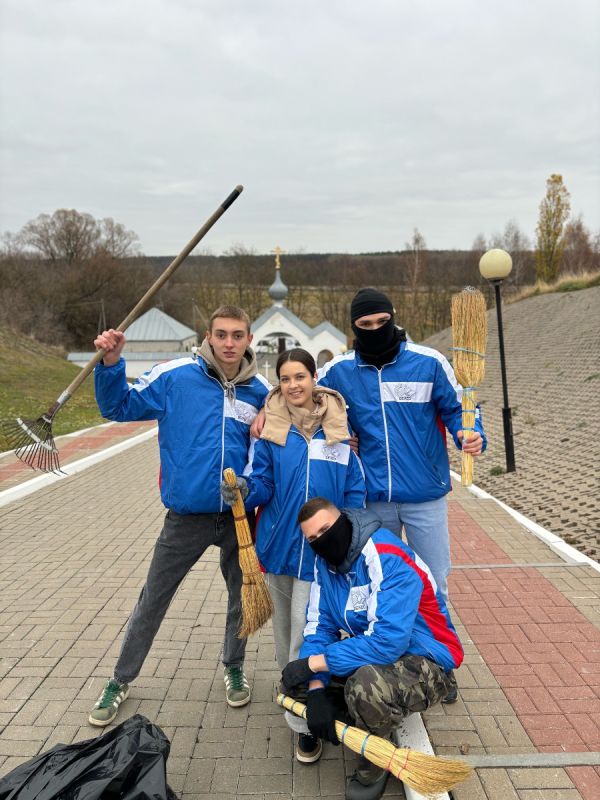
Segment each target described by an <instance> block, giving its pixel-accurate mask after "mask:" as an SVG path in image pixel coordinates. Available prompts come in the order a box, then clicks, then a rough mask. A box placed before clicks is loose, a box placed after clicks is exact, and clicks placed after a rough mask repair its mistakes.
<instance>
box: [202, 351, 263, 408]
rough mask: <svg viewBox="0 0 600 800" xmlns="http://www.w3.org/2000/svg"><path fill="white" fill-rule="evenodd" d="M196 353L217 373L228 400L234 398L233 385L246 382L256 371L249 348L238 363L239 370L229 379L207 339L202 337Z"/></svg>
mask: <svg viewBox="0 0 600 800" xmlns="http://www.w3.org/2000/svg"><path fill="white" fill-rule="evenodd" d="M198 355H200V356H202V358H203V359H204V360H205V361H206V363H207V364H208V366H209V367H210V368H211V369H212V370H214V371H215V372H216V373H217V377H218V378H219V380H220V382H221V383H222V384H223V388H224V389H226V390H227V397H228V398H229V400H235V386H236V384H238V383H247V382H248V381H249V380H250V378H253V377H254V376H255V375H256V374H257V373H258V367H257V365H256V356H255V355H254V351H253V350H252V349H251V348H248V349H247V350H246V352H245V353H244V356H243V358H242V363H241V364H240V371H239V372H238V374H237V375H236V376H235V378H232V379H231V380H230V379H229V378H228V377H227V376H226V375H225V373H224V372H223V370H222V369H221V367H220V366H219V364H218V362H217V360H216V358H215V354H214V353H213V351H212V347H211V346H210V345H209V343H208V339H204V341H203V342H202V344H201V346H200V347H199V348H198Z"/></svg>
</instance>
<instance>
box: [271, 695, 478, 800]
mask: <svg viewBox="0 0 600 800" xmlns="http://www.w3.org/2000/svg"><path fill="white" fill-rule="evenodd" d="M277 703H278V704H279V705H280V706H282V707H283V708H285V709H287V710H288V711H291V712H292V713H293V714H296V716H298V717H302V718H303V719H306V706H305V705H304V704H303V703H300V702H299V701H298V700H294V699H293V698H291V697H288V696H287V695H285V694H278V695H277ZM335 732H336V733H337V736H338V739H339V740H340V742H341V743H342V744H344V745H346V747H348V748H349V749H350V750H352V751H353V752H355V753H358V754H359V755H361V756H364V757H365V758H368V759H369V761H370V762H371V763H372V764H375V765H376V766H378V767H381V768H382V769H386V770H387V771H388V772H390V773H391V774H392V775H394V776H395V777H396V778H398V779H399V780H401V781H402V782H403V783H405V784H407V786H410V787H411V788H413V789H414V790H415V791H417V792H419V794H422V795H425V796H426V797H435V795H438V794H442V793H443V792H447V791H449V790H450V789H452V788H453V787H454V786H457V785H458V784H459V783H462V782H463V781H464V780H466V779H467V778H468V777H469V775H470V774H471V773H472V771H473V770H472V768H471V767H470V766H469V765H468V764H466V763H465V762H464V761H458V760H455V759H451V758H440V757H439V756H430V755H428V754H427V753H420V752H419V751H418V750H411V749H410V748H408V747H396V745H394V744H392V742H388V741H387V739H382V738H381V737H380V736H375V735H374V734H372V733H366V732H365V731H363V730H361V729H360V728H355V727H353V726H352V725H346V724H345V723H344V722H340V721H339V720H336V723H335Z"/></svg>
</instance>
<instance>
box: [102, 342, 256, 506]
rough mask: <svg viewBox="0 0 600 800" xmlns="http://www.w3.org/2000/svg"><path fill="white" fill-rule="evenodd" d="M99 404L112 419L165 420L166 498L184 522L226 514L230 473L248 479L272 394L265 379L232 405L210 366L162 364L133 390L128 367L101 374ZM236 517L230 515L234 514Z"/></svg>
mask: <svg viewBox="0 0 600 800" xmlns="http://www.w3.org/2000/svg"><path fill="white" fill-rule="evenodd" d="M94 380H95V384H96V400H97V402H98V406H99V408H100V413H101V414H102V416H103V417H106V419H112V420H116V421H118V422H127V421H131V420H142V419H156V420H158V443H159V447H160V465H161V487H160V491H161V497H162V501H163V503H164V504H165V506H166V507H167V508H172V509H173V511H176V512H177V513H179V514H210V513H215V512H217V511H222V510H223V501H222V500H221V494H220V491H219V487H220V484H221V481H222V480H223V469H224V468H225V467H232V468H233V469H234V470H235V472H236V474H237V475H241V474H242V472H243V470H244V469H245V467H246V465H247V463H248V448H249V444H250V425H251V424H252V422H253V420H254V417H255V416H256V414H257V413H258V410H259V409H260V408H261V407H262V405H263V403H264V401H265V397H266V396H267V394H268V393H269V389H270V386H269V384H268V383H267V381H265V379H264V378H263V377H262V376H260V375H257V376H254V377H253V378H250V380H249V381H248V382H247V383H244V384H238V385H237V386H236V387H235V399H234V400H230V399H229V398H228V396H227V392H226V390H225V389H224V388H223V386H222V384H221V383H220V382H219V380H218V379H217V378H216V377H214V375H213V374H210V373H209V371H208V367H207V364H206V362H205V361H204V359H202V358H198V359H197V360H195V359H193V358H189V357H186V358H178V359H175V360H173V361H167V362H165V363H164V364H157V365H156V366H155V367H153V368H152V369H151V370H150V372H147V373H146V374H145V375H142V376H141V377H140V378H138V380H137V381H136V382H135V383H134V384H133V385H130V384H128V383H127V381H126V379H125V361H124V359H121V360H120V362H119V363H118V364H115V365H114V366H111V367H105V366H104V365H103V364H98V365H97V366H96V369H95V371H94ZM226 508H227V509H229V507H228V506H227V507H226Z"/></svg>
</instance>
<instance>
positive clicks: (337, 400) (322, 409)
mask: <svg viewBox="0 0 600 800" xmlns="http://www.w3.org/2000/svg"><path fill="white" fill-rule="evenodd" d="M313 400H314V401H315V403H316V408H315V410H314V411H309V410H308V409H306V408H296V407H295V406H292V405H288V404H287V403H286V401H285V400H284V398H283V395H282V394H281V389H280V388H279V386H276V387H275V388H274V389H272V390H271V391H270V392H269V394H268V395H267V399H266V400H265V426H264V428H263V431H262V433H261V435H260V438H261V439H267V440H268V441H270V442H274V443H275V444H278V445H280V446H281V447H283V446H284V445H285V443H286V441H287V436H288V433H289V431H290V428H291V426H292V425H294V426H295V427H296V428H297V429H298V430H299V431H300V433H301V434H302V436H304V438H305V439H306V440H307V441H308V440H310V438H311V437H312V435H313V434H314V432H315V431H316V430H317V428H319V427H322V428H323V433H324V434H325V439H326V441H327V444H336V443H338V442H343V441H345V440H346V439H348V437H349V436H350V434H349V433H348V417H347V415H346V401H345V400H344V398H343V397H342V395H341V394H340V393H339V392H336V391H334V390H333V389H326V388H325V387H322V386H317V387H315V389H314V390H313Z"/></svg>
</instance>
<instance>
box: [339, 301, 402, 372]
mask: <svg viewBox="0 0 600 800" xmlns="http://www.w3.org/2000/svg"><path fill="white" fill-rule="evenodd" d="M383 313H385V314H389V315H390V318H389V320H388V321H387V322H386V323H385V324H384V325H382V326H381V327H380V328H377V329H376V330H365V329H363V328H359V327H358V326H357V325H356V324H355V322H356V320H357V319H359V317H366V316H368V315H369V314H383ZM350 321H351V323H352V330H353V332H354V335H355V337H356V338H355V339H354V349H355V350H356V351H357V352H358V353H359V354H360V356H361V358H362V359H363V360H364V361H366V362H367V364H372V365H373V366H375V367H377V368H381V367H382V366H383V365H384V364H388V363H389V362H390V361H392V360H393V358H394V356H395V355H396V353H397V352H398V347H399V345H400V342H404V341H406V334H405V333H404V331H403V330H402V329H401V328H397V327H396V323H395V320H394V306H393V305H392V301H391V300H390V299H389V297H387V295H385V294H383V292H379V291H377V289H372V288H370V287H369V288H367V289H361V290H360V291H359V292H357V293H356V295H355V296H354V299H353V300H352V305H351V306H350Z"/></svg>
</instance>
